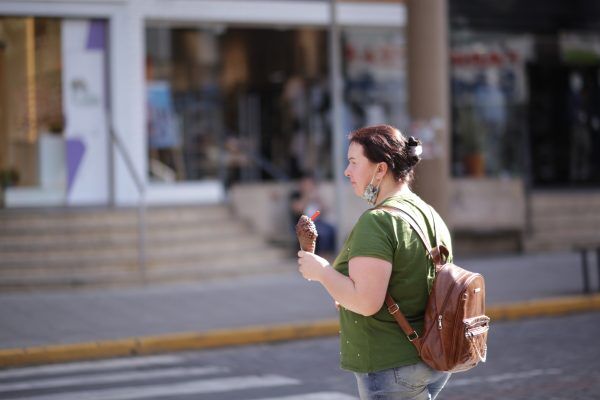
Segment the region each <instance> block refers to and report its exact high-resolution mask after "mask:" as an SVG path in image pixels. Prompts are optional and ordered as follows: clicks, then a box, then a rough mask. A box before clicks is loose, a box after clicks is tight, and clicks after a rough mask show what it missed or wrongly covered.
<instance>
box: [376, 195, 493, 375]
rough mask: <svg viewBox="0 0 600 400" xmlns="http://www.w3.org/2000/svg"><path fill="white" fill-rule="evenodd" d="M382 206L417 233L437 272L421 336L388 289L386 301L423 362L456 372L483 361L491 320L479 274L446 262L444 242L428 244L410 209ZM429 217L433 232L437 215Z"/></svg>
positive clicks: (447, 253) (438, 368)
mask: <svg viewBox="0 0 600 400" xmlns="http://www.w3.org/2000/svg"><path fill="white" fill-rule="evenodd" d="M380 209H382V210H385V211H387V212H389V213H391V214H392V215H396V216H398V217H400V218H402V219H403V220H404V221H406V222H407V223H408V224H409V225H410V226H411V227H412V228H413V229H414V230H415V231H416V232H417V234H418V235H419V237H420V238H421V240H422V241H423V244H424V245H425V248H426V249H427V256H429V257H430V258H431V259H432V260H433V262H434V265H435V270H436V274H435V279H434V281H433V287H432V289H431V292H430V294H429V298H428V300H427V306H426V308H425V324H424V328H423V332H422V334H421V335H420V336H419V334H418V333H417V332H416V331H415V330H414V329H413V328H412V327H411V326H410V324H409V322H408V321H407V320H406V318H405V317H404V315H403V314H402V311H400V309H399V307H398V304H396V302H395V301H394V299H393V298H392V297H391V296H390V294H389V293H387V294H386V299H385V302H386V305H387V306H388V311H389V312H390V314H392V315H393V316H394V319H395V320H396V322H398V325H400V328H401V329H402V331H403V332H404V333H405V334H406V337H407V338H408V340H410V341H411V343H412V344H413V345H414V346H415V347H416V349H417V351H418V352H419V355H420V357H421V359H422V360H423V362H425V363H426V364H427V365H429V366H430V367H432V368H433V369H436V370H438V371H447V372H460V371H466V370H468V369H471V368H473V367H474V366H476V365H477V364H478V363H479V362H485V360H486V355H487V345H486V342H487V333H488V330H489V324H490V318H489V317H488V316H486V315H485V282H484V279H483V276H482V275H480V274H478V273H474V272H470V271H467V270H465V269H463V268H460V267H458V266H456V265H454V264H452V263H448V262H446V261H447V259H448V256H449V252H448V249H447V248H446V247H444V246H443V245H436V247H433V248H432V247H431V245H430V242H429V239H428V236H427V235H425V234H424V232H423V230H422V229H421V227H420V226H419V224H418V223H417V220H416V219H415V218H414V217H413V216H412V213H411V212H410V211H409V210H408V209H404V208H396V207H387V206H385V207H380ZM432 215H433V212H432ZM433 221H434V230H435V217H434V218H433Z"/></svg>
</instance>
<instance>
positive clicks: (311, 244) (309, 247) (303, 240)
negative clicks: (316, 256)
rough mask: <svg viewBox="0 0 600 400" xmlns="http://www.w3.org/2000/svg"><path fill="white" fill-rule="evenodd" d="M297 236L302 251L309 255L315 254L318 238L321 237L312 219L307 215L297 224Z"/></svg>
mask: <svg viewBox="0 0 600 400" xmlns="http://www.w3.org/2000/svg"><path fill="white" fill-rule="evenodd" d="M296 236H297V237H298V242H300V248H301V249H302V250H304V251H307V252H309V253H314V252H315V247H316V244H317V236H319V234H318V232H317V227H316V226H315V223H314V222H313V221H312V219H310V218H309V217H307V216H306V215H302V216H301V217H300V219H299V220H298V223H297V224H296Z"/></svg>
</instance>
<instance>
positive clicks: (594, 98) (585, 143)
mask: <svg viewBox="0 0 600 400" xmlns="http://www.w3.org/2000/svg"><path fill="white" fill-rule="evenodd" d="M527 72H528V81H529V89H530V93H531V96H530V103H529V116H530V117H529V125H530V157H531V163H530V165H531V178H532V179H531V181H532V185H533V186H534V187H538V188H551V187H556V188H558V187H591V186H596V187H597V186H598V185H599V184H600V66H565V65H555V66H552V65H542V64H532V65H529V67H528V70H527Z"/></svg>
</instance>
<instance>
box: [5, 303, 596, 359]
mask: <svg viewBox="0 0 600 400" xmlns="http://www.w3.org/2000/svg"><path fill="white" fill-rule="evenodd" d="M596 310H600V295H588V296H572V297H560V298H550V299H544V300H532V301H526V302H519V303H508V304H498V305H494V306H490V307H488V309H487V311H486V314H487V315H488V316H489V317H490V318H491V319H492V321H494V322H496V321H503V320H517V319H522V318H531V317H544V316H557V315H564V314H571V313H577V312H585V311H596ZM338 333H339V324H338V320H337V319H326V320H319V321H312V322H306V323H296V324H283V325H270V326H251V327H245V328H240V329H235V328H234V329H222V330H214V331H208V332H187V333H174V334H168V335H159V336H144V337H134V338H126V339H119V340H106V341H99V342H88V343H74V344H64V345H51V346H41V347H27V348H15V349H3V350H2V349H0V368H7V367H21V366H26V365H37V364H51V363H60V362H69V361H80V360H90V359H99V358H111V357H122V356H132V355H147V354H156V353H165V352H171V351H183V350H201V349H210V348H217V347H226V346H242V345H250V344H258V343H270V342H278V341H286V340H298V339H309V338H315V337H324V336H335V335H337V334H338Z"/></svg>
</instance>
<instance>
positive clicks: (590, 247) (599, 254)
mask: <svg viewBox="0 0 600 400" xmlns="http://www.w3.org/2000/svg"><path fill="white" fill-rule="evenodd" d="M573 249H574V250H575V251H576V252H578V253H579V254H580V255H581V274H582V276H583V292H584V293H590V292H591V289H590V274H589V272H588V253H593V252H596V263H597V267H598V291H600V242H594V243H586V244H578V245H575V246H574V248H573Z"/></svg>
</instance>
